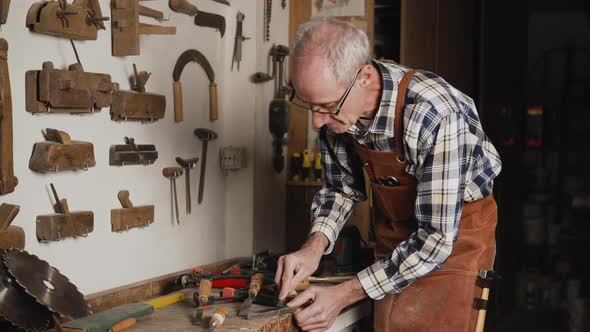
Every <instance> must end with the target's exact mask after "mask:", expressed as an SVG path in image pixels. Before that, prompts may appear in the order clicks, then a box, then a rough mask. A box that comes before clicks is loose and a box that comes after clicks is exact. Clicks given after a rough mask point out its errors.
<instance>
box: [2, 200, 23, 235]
mask: <svg viewBox="0 0 590 332" xmlns="http://www.w3.org/2000/svg"><path fill="white" fill-rule="evenodd" d="M19 210H20V206H18V205H12V204H6V203H2V205H0V231H2V230H6V229H7V228H8V226H10V224H11V223H12V221H13V220H14V218H15V217H16V215H17V214H18V211H19Z"/></svg>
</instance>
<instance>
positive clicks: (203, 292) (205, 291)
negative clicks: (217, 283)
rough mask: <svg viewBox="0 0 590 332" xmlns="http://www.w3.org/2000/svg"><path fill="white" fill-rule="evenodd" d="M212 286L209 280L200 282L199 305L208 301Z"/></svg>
mask: <svg viewBox="0 0 590 332" xmlns="http://www.w3.org/2000/svg"><path fill="white" fill-rule="evenodd" d="M212 286H213V283H212V282H211V280H209V279H203V280H201V285H200V286H199V305H205V304H206V303H207V302H208V301H209V296H210V295H211V287H212Z"/></svg>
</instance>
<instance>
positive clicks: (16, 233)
mask: <svg viewBox="0 0 590 332" xmlns="http://www.w3.org/2000/svg"><path fill="white" fill-rule="evenodd" d="M9 248H16V249H21V250H22V249H25V231H24V230H23V229H22V228H21V227H18V226H8V228H6V229H5V230H0V249H9Z"/></svg>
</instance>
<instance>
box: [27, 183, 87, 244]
mask: <svg viewBox="0 0 590 332" xmlns="http://www.w3.org/2000/svg"><path fill="white" fill-rule="evenodd" d="M51 190H52V191H53V196H54V198H55V205H54V209H55V212H56V213H54V214H46V215H40V216H37V221H36V224H37V239H38V240H39V242H48V241H60V240H62V239H64V238H68V237H78V236H81V237H87V236H88V234H89V233H91V232H92V231H93V230H94V213H93V212H92V211H76V212H70V208H69V207H68V201H67V200H66V199H65V198H64V199H59V197H58V196H57V191H55V187H54V186H53V183H52V184H51Z"/></svg>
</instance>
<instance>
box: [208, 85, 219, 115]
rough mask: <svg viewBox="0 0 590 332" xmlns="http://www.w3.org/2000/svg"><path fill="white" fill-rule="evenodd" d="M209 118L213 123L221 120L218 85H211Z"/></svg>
mask: <svg viewBox="0 0 590 332" xmlns="http://www.w3.org/2000/svg"><path fill="white" fill-rule="evenodd" d="M209 117H210V120H211V121H216V120H217V119H219V109H218V106H217V83H215V82H213V83H211V84H209Z"/></svg>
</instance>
